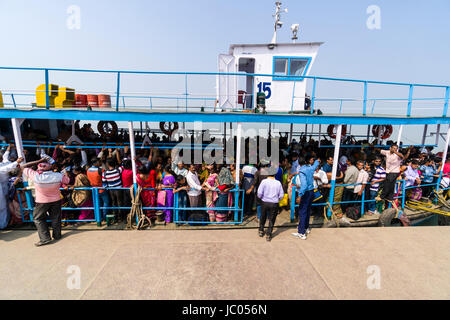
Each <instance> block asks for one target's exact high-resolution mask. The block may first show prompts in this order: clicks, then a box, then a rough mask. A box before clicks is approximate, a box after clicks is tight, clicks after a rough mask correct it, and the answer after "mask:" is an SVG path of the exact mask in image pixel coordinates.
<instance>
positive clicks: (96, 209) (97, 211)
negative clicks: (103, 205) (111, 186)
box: [92, 188, 102, 227]
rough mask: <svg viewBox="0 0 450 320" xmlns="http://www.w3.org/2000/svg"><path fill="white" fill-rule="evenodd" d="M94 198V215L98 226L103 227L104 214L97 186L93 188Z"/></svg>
mask: <svg viewBox="0 0 450 320" xmlns="http://www.w3.org/2000/svg"><path fill="white" fill-rule="evenodd" d="M92 198H93V199H92V200H93V201H94V217H95V220H96V221H97V227H101V226H102V215H101V212H100V204H99V201H98V189H97V188H92Z"/></svg>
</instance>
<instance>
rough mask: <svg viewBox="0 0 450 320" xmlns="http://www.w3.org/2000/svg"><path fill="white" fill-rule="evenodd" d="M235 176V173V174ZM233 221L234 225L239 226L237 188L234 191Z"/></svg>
mask: <svg viewBox="0 0 450 320" xmlns="http://www.w3.org/2000/svg"><path fill="white" fill-rule="evenodd" d="M236 174H237V173H236ZM234 209H235V210H234V221H235V224H239V221H238V217H239V211H238V210H237V209H239V187H236V191H234Z"/></svg>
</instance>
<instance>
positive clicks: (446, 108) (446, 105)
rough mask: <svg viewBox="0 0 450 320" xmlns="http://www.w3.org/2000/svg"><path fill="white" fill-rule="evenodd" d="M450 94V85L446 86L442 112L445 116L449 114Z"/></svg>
mask: <svg viewBox="0 0 450 320" xmlns="http://www.w3.org/2000/svg"><path fill="white" fill-rule="evenodd" d="M449 96H450V87H446V88H445V102H444V111H443V113H442V116H443V117H446V116H447V110H448V99H449Z"/></svg>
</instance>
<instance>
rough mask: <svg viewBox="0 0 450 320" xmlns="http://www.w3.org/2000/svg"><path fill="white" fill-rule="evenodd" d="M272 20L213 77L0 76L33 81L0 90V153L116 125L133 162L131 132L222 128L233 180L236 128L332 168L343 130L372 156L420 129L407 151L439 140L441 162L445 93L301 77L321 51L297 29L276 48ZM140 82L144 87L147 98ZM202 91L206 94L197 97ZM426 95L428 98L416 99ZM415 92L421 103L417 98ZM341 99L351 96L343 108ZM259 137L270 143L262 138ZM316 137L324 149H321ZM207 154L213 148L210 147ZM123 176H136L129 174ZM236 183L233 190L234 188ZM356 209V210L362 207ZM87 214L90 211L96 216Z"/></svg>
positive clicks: (16, 70) (36, 71)
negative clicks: (295, 146) (280, 133)
mask: <svg viewBox="0 0 450 320" xmlns="http://www.w3.org/2000/svg"><path fill="white" fill-rule="evenodd" d="M282 12H283V9H282V4H281V3H280V2H277V3H276V11H275V15H274V18H275V19H274V20H275V21H274V34H273V37H272V41H271V42H270V43H261V44H232V45H230V47H229V52H228V53H226V54H219V56H218V70H217V71H215V72H186V71H180V72H165V71H129V70H92V69H89V70H87V69H64V68H45V67H43V68H27V67H9V66H2V67H0V74H3V76H15V77H20V76H25V77H30V78H33V79H36V83H35V87H33V88H26V89H24V88H17V89H5V88H3V89H2V88H0V128H1V132H0V135H1V136H2V137H0V138H3V140H4V141H3V143H2V145H3V146H4V147H5V146H6V145H7V143H6V139H7V138H11V139H14V142H15V145H16V147H17V153H18V156H20V157H25V158H26V156H25V155H24V147H35V146H36V141H38V140H44V139H48V140H54V141H56V139H58V135H59V134H60V129H61V128H62V127H70V126H71V127H72V132H71V133H72V134H71V135H70V136H69V137H68V139H65V140H64V141H65V144H66V145H67V146H68V147H69V148H70V143H71V142H74V141H75V142H77V141H78V142H82V141H81V140H80V139H79V137H77V136H76V135H75V124H76V121H78V120H80V121H85V122H91V121H99V125H98V129H99V131H101V132H102V133H103V135H104V137H105V138H106V137H112V136H114V134H116V133H117V130H118V126H117V123H118V122H127V123H128V130H129V131H128V132H129V137H130V142H129V143H130V148H131V152H132V155H135V141H134V136H135V134H139V132H140V134H141V135H142V136H145V138H143V141H142V143H141V144H140V145H139V146H137V148H139V147H141V146H142V147H149V146H148V145H147V144H146V142H149V138H148V136H147V135H146V134H145V135H144V134H143V133H144V132H146V133H149V132H151V133H155V132H156V133H157V134H163V133H165V134H168V135H172V133H173V131H174V129H176V128H179V127H180V126H181V125H179V124H180V123H181V124H183V127H184V128H185V127H186V124H192V123H194V122H202V123H203V124H222V123H223V124H224V127H223V130H222V128H221V127H220V129H218V131H217V132H216V134H219V135H223V136H224V137H226V134H227V133H226V130H227V124H230V126H231V124H234V130H233V131H232V134H233V135H234V136H236V138H237V139H236V144H237V146H236V155H235V159H236V170H237V174H236V177H237V178H236V179H238V178H239V170H240V167H241V165H242V164H243V161H242V160H241V159H245V155H244V158H242V154H241V151H240V150H241V147H242V139H241V138H242V130H243V129H242V128H243V125H244V126H245V125H246V124H250V125H251V126H256V125H259V126H267V124H269V127H270V124H283V125H289V130H285V132H286V133H289V136H288V139H289V142H291V141H293V139H295V135H296V134H300V135H302V136H303V137H304V136H310V137H311V136H313V137H318V140H319V146H320V147H333V148H334V159H338V158H339V152H340V149H341V148H347V147H348V148H350V147H355V145H354V138H355V135H352V134H351V127H352V126H361V127H364V128H367V135H365V134H364V135H360V136H359V137H362V136H363V137H367V139H366V140H370V139H373V140H377V145H378V146H380V147H382V146H385V142H386V141H387V140H388V139H390V140H393V141H394V142H397V144H398V145H401V141H402V139H403V138H404V135H402V134H403V132H405V130H406V129H407V128H408V127H410V126H423V138H422V143H421V145H415V146H417V147H437V146H438V144H439V142H440V139H443V140H445V144H444V148H443V152H442V159H447V149H448V145H449V139H450V126H449V125H450V119H449V118H448V117H447V112H448V104H449V94H450V85H449V84H423V83H407V82H405V83H397V82H389V81H372V80H369V79H342V78H333V77H319V76H314V75H311V71H312V67H313V65H314V63H315V61H316V57H317V55H318V53H319V48H320V47H321V46H322V45H323V42H307V43H302V42H297V41H296V40H297V32H298V25H292V27H291V30H292V42H289V43H279V42H278V41H277V30H279V28H280V27H281V26H282V25H283V23H282V22H281V14H282ZM88 77H95V79H102V78H104V79H107V80H104V81H98V88H84V80H85V79H86V78H88ZM150 78H151V79H152V82H151V87H150V89H149V87H148V83H150V82H149V79H150ZM132 79H134V80H133V81H132ZM28 82H30V81H28ZM136 84H137V85H136ZM341 84H345V85H346V86H347V87H349V86H351V88H350V89H348V90H342V91H341V92H340V91H337V90H335V89H334V88H335V87H338V86H339V85H341ZM77 87H80V88H81V89H77ZM107 87H108V88H109V89H107ZM135 87H136V88H135ZM74 88H75V89H74ZM124 88H125V89H124ZM155 88H156V89H155ZM205 88H208V89H205ZM152 89H155V90H152ZM211 89H213V90H211ZM399 89H403V91H405V89H406V91H407V92H408V94H407V95H406V96H402V97H400V98H389V96H391V95H392V92H398V91H399ZM156 90H157V91H159V92H165V93H166V94H156V95H155V94H153V92H154V91H156ZM205 90H208V91H210V92H208V93H206V94H205V93H204V91H205ZM427 90H430V92H433V94H432V95H430V94H428V93H425V92H427ZM199 91H201V92H200V93H199ZM214 91H215V92H214ZM438 91H439V92H441V95H439V96H435V95H434V92H438ZM167 92H168V93H167ZM416 92H420V93H421V94H422V93H425V94H424V96H421V95H419V94H417V93H416ZM350 94H352V95H354V96H353V97H352V98H349V97H348V96H349V95H350ZM416 94H417V95H416ZM149 122H150V123H160V130H153V129H152V130H150V129H149V127H148V123H149ZM135 123H140V126H141V127H140V130H139V129H138V130H136V129H135ZM143 124H145V127H146V128H145V129H143V127H142V126H143ZM294 125H296V126H299V125H304V126H305V127H304V128H305V130H302V131H301V132H297V133H296V132H295V131H294ZM308 126H309V128H310V130H308ZM393 126H394V127H396V128H398V130H396V132H397V135H396V136H395V137H394V136H392V133H393V132H394V130H393ZM432 126H434V127H435V128H436V130H435V132H433V136H434V143H432V144H426V143H425V142H426V138H429V137H430V136H429V135H427V134H428V131H429V129H430V127H432ZM325 127H326V129H325ZM210 129H211V128H210ZM29 130H34V131H40V132H41V133H42V135H43V137H41V138H36V139H35V140H32V141H29V140H26V141H23V140H22V136H23V135H24V134H26V133H27V132H28V131H29ZM209 132H212V131H211V130H210V131H209ZM269 135H270V136H272V133H270V134H269ZM324 137H327V139H328V140H329V141H332V143H331V144H330V145H328V146H326V145H322V146H321V145H320V143H321V140H322V138H324ZM339 137H340V138H339ZM42 138H44V139H42ZM60 138H61V137H60ZM66 138H67V137H66ZM349 138H350V139H349ZM352 139H353V143H352V142H351V140H352ZM333 140H334V142H333ZM173 141H174V142H175V140H173ZM188 144H189V147H186V145H185V146H184V148H193V145H192V146H191V145H190V141H189V142H188ZM168 145H171V146H172V147H173V145H174V143H172V144H170V143H166V144H165V146H168ZM402 145H403V146H405V144H402ZM89 147H93V146H92V145H89V143H86V144H85V145H84V146H83V148H89ZM172 147H170V148H172ZM210 147H211V148H217V146H216V145H215V144H211V146H210ZM204 148H205V146H203V149H204ZM244 161H245V160H244ZM133 171H134V175H136V167H135V166H134V165H133ZM336 171H337V161H334V163H333V171H332V180H331V190H330V199H333V194H334V190H335V186H336ZM441 178H442V169H441V171H440V172H439V179H438V182H437V183H436V184H435V185H436V187H437V189H439V188H440V181H441ZM135 183H136V182H135ZM236 183H237V184H238V181H236ZM237 187H238V185H237ZM235 192H236V198H235V200H236V201H235V206H234V208H233V209H234V210H235V213H236V215H235V217H236V219H235V220H233V221H231V222H230V224H232V225H235V224H242V215H241V219H239V218H238V213H239V212H242V203H240V204H239V201H238V200H237V199H239V192H240V191H239V190H238V188H237V189H236V191H235ZM404 192H405V190H403V199H402V209H403V210H409V209H408V208H407V206H406V204H405V196H404ZM97 205H98V204H97ZM332 205H333V203H332V201H331V206H332ZM362 206H363V208H364V201H363V202H362ZM441 207H442V206H441V205H440V206H433V208H432V210H429V211H427V210H426V208H425V209H424V207H422V208H413V209H414V210H416V211H415V213H414V214H411V217H412V219H414V218H415V217H417V219H423V218H425V217H427V216H430V215H433V214H435V212H436V210H442V211H444V210H445V209H446V208H445V207H444V208H443V209H436V208H441ZM28 208H31V206H29V207H28ZM294 208H295V203H292V204H291V208H290V218H291V222H292V221H293V220H294ZM430 208H431V207H430ZM24 210H27V209H24ZM28 210H30V209H28ZM96 210H97V211H98V210H99V208H98V207H96ZM433 210H435V212H433ZM444 215H445V213H444ZM331 216H332V211H331V210H328V211H327V217H328V218H331ZM98 219H99V218H98V212H97V213H96V218H95V221H97V222H99V221H98ZM29 221H31V220H29ZM352 223H353V224H354V225H376V224H377V222H376V221H375V220H370V219H369V220H368V221H359V222H358V221H356V222H352Z"/></svg>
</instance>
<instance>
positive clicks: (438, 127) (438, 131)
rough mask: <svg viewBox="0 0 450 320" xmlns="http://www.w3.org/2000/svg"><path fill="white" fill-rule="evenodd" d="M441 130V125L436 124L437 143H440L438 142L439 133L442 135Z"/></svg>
mask: <svg viewBox="0 0 450 320" xmlns="http://www.w3.org/2000/svg"><path fill="white" fill-rule="evenodd" d="M440 132H441V125H440V124H438V125H437V126H436V141H435V142H434V144H435V145H438V143H439V135H440Z"/></svg>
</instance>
